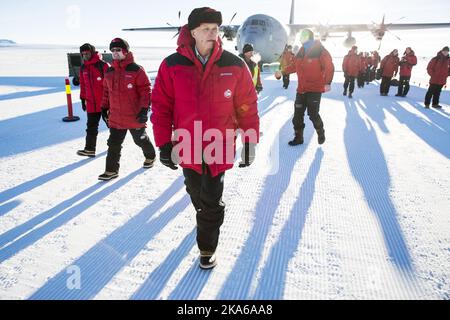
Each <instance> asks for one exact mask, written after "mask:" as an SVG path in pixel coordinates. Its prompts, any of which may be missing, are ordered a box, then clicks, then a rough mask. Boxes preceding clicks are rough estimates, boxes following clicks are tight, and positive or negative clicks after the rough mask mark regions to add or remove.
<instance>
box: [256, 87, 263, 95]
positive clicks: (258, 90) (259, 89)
mask: <svg viewBox="0 0 450 320" xmlns="http://www.w3.org/2000/svg"><path fill="white" fill-rule="evenodd" d="M255 89H256V92H257V93H260V92H261V91H263V87H262V86H258V85H257V86H256V87H255Z"/></svg>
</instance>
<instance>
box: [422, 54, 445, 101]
mask: <svg viewBox="0 0 450 320" xmlns="http://www.w3.org/2000/svg"><path fill="white" fill-rule="evenodd" d="M427 71H428V74H429V75H430V77H431V78H430V87H429V88H428V91H427V93H426V95H425V108H427V109H428V108H429V107H430V102H431V99H433V104H432V107H433V108H436V109H440V108H442V106H440V105H439V98H440V96H441V91H442V87H443V86H445V84H446V83H447V77H448V76H450V58H449V56H448V47H447V46H445V47H444V48H443V49H442V50H441V51H439V52H438V54H437V56H436V57H434V58H433V59H431V61H430V62H429V63H428V67H427Z"/></svg>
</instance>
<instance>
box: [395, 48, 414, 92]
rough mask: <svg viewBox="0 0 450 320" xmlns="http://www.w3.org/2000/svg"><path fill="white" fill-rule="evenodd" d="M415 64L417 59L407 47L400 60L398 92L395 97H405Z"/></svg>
mask: <svg viewBox="0 0 450 320" xmlns="http://www.w3.org/2000/svg"><path fill="white" fill-rule="evenodd" d="M416 64H417V57H416V55H415V54H414V51H413V50H412V49H411V48H410V47H407V48H406V49H405V53H403V57H402V59H401V60H400V80H399V84H398V92H397V94H396V95H395V96H397V97H406V95H407V94H408V91H409V80H410V79H411V72H412V68H413V67H414V66H415V65H416Z"/></svg>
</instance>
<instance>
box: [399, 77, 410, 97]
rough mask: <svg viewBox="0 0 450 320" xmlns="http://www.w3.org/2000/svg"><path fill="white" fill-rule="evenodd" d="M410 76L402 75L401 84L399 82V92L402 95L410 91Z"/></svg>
mask: <svg viewBox="0 0 450 320" xmlns="http://www.w3.org/2000/svg"><path fill="white" fill-rule="evenodd" d="M410 79H411V77H410V76H400V80H399V84H398V92H397V94H398V95H400V96H406V95H407V94H408V91H409V80H410Z"/></svg>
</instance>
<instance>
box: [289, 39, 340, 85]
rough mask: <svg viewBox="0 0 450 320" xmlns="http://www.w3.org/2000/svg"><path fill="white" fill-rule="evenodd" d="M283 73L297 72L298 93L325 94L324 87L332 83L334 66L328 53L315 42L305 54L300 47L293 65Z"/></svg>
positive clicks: (303, 49) (320, 44)
mask: <svg viewBox="0 0 450 320" xmlns="http://www.w3.org/2000/svg"><path fill="white" fill-rule="evenodd" d="M285 72H286V73H287V74H289V73H294V72H297V76H298V79H299V81H298V88H297V92H298V93H300V94H302V93H305V92H325V85H328V84H331V81H333V76H334V65H333V60H332V58H331V55H330V53H329V52H328V51H327V49H325V48H324V46H323V45H322V43H320V41H318V40H316V41H314V44H313V45H312V46H311V48H309V50H308V51H307V52H305V48H304V47H301V49H300V51H299V52H298V54H297V56H296V57H295V64H291V65H290V66H289V67H287V68H286V70H285Z"/></svg>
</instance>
